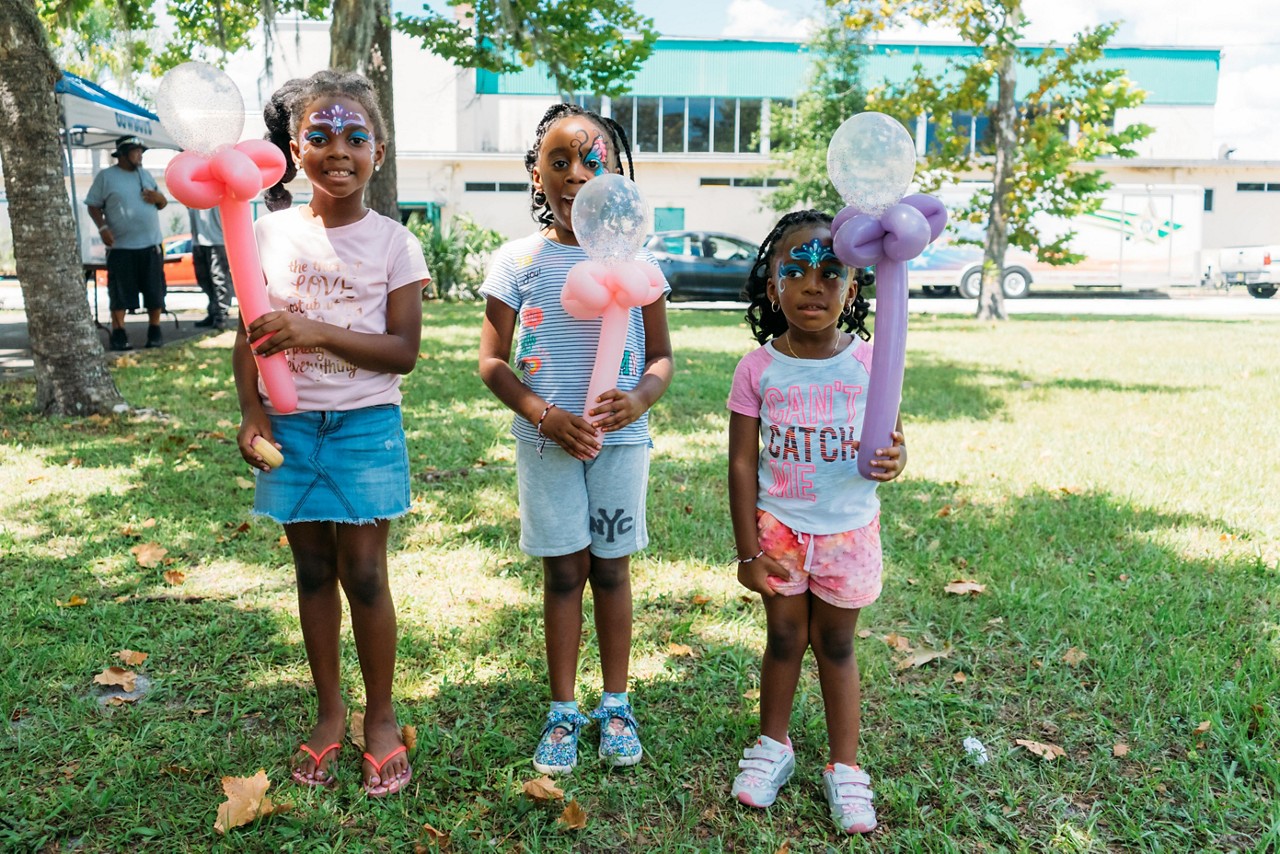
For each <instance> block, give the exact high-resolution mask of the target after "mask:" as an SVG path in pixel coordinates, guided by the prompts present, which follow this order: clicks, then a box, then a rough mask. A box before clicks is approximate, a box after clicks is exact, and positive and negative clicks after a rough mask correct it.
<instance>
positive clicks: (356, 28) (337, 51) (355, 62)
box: [329, 0, 400, 221]
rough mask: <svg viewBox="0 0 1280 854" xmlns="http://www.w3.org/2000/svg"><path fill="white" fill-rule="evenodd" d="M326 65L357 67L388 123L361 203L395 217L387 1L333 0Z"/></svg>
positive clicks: (397, 216)
mask: <svg viewBox="0 0 1280 854" xmlns="http://www.w3.org/2000/svg"><path fill="white" fill-rule="evenodd" d="M329 65H331V66H332V67H334V68H345V69H348V70H351V71H358V72H360V73H361V74H363V75H364V76H365V77H368V78H369V82H371V83H372V84H373V87H374V89H376V90H377V92H378V109H379V111H380V112H381V113H382V121H383V123H384V124H386V126H387V130H386V139H384V140H380V141H381V142H385V143H386V145H387V152H386V156H385V157H384V158H383V161H382V168H381V169H380V170H378V171H377V172H375V173H373V179H372V180H370V181H369V185H368V186H367V187H365V189H364V199H365V204H367V205H368V206H369V207H371V208H373V209H374V210H375V211H377V212H378V213H380V214H383V215H385V216H389V217H391V218H392V219H394V220H397V221H399V219H400V201H399V198H398V197H397V195H396V144H395V138H396V128H395V104H394V101H395V99H394V97H393V92H392V88H391V4H390V0H334V2H333V21H332V23H331V24H330V25H329Z"/></svg>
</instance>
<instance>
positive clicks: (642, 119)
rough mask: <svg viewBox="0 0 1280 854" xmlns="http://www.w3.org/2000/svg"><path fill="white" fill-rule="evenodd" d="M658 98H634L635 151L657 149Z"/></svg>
mask: <svg viewBox="0 0 1280 854" xmlns="http://www.w3.org/2000/svg"><path fill="white" fill-rule="evenodd" d="M659 100H660V99H658V98H636V108H635V112H636V135H635V137H634V140H635V149H636V151H658V150H659V148H658V101H659Z"/></svg>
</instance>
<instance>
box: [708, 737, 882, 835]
mask: <svg viewBox="0 0 1280 854" xmlns="http://www.w3.org/2000/svg"><path fill="white" fill-rule="evenodd" d="M738 767H739V768H741V769H742V771H741V773H739V774H738V776H737V778H736V779H735V780H734V781H733V790H732V791H733V797H734V798H735V799H737V800H738V802H740V803H743V804H746V805H747V806H749V807H768V806H772V805H773V802H774V801H776V800H777V799H778V790H779V789H781V788H782V786H783V784H784V783H786V782H787V780H789V779H791V775H792V773H794V772H795V769H796V757H795V752H794V751H793V750H792V748H791V740H790V739H788V740H787V743H786V744H783V743H781V742H778V741H774V740H773V739H772V738H769V737H768V736H767V735H762V736H760V738H759V739H757V740H756V743H755V744H753V745H752V746H751V747H748V748H747V749H746V750H744V751H742V760H741V761H740V762H738ZM822 787H823V789H824V790H825V791H826V793H827V804H828V805H829V806H830V807H831V818H832V819H833V820H834V821H835V823H836V826H837V827H839V828H840V829H841V830H843V831H844V832H845V833H869V832H870V831H872V830H875V827H876V810H875V807H873V806H872V805H871V802H872V801H873V800H875V793H874V792H873V791H871V777H870V776H868V775H867V772H866V771H863V770H862V769H861V768H859V767H858V766H856V765H852V766H851V765H844V764H843V763H840V762H836V763H834V764H831V765H828V766H827V767H826V768H825V769H823V771H822Z"/></svg>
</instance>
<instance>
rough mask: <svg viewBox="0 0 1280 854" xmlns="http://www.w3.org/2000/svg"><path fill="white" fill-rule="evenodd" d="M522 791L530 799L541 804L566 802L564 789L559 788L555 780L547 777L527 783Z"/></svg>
mask: <svg viewBox="0 0 1280 854" xmlns="http://www.w3.org/2000/svg"><path fill="white" fill-rule="evenodd" d="M522 791H523V792H524V793H525V795H527V796H528V797H530V798H532V799H533V800H535V801H539V802H541V803H547V802H548V801H561V800H564V789H561V788H560V787H559V786H557V785H556V783H555V780H552V779H551V778H550V777H547V776H545V775H544V776H542V777H539V778H538V779H536V780H529V781H527V782H526V783H525V784H524V786H523V787H522Z"/></svg>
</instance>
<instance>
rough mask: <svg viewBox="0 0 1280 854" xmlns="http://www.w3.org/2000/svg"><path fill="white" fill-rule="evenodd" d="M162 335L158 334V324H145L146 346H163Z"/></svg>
mask: <svg viewBox="0 0 1280 854" xmlns="http://www.w3.org/2000/svg"><path fill="white" fill-rule="evenodd" d="M163 346H164V336H163V335H161V334H160V326H159V324H156V323H152V324H149V325H148V326H147V347H148V349H150V348H153V347H163Z"/></svg>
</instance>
